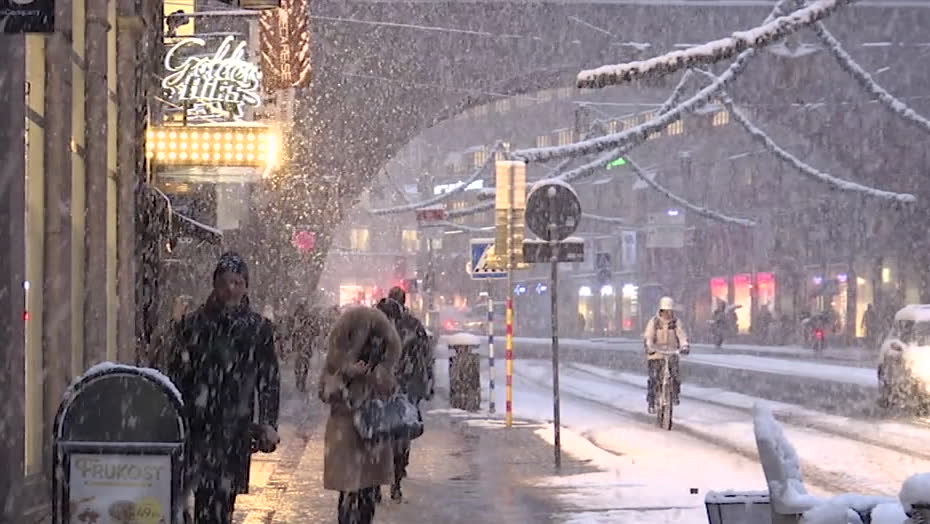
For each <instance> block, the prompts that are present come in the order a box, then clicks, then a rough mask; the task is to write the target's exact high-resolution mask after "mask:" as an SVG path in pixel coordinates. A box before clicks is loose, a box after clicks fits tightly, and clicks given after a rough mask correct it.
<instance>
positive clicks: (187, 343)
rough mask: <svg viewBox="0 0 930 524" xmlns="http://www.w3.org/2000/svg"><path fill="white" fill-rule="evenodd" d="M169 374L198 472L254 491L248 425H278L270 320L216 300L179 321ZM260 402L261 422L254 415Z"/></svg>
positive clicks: (237, 490)
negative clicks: (178, 396)
mask: <svg viewBox="0 0 930 524" xmlns="http://www.w3.org/2000/svg"><path fill="white" fill-rule="evenodd" d="M175 340H176V344H177V345H178V347H177V350H176V351H175V352H174V353H173V355H172V356H173V357H174V358H173V359H172V361H171V363H170V364H169V367H168V373H169V376H170V377H171V379H172V380H173V381H174V383H175V384H176V385H177V386H178V389H180V391H181V394H182V396H183V397H184V407H185V414H186V416H187V419H188V422H189V425H190V439H189V457H190V460H191V464H190V466H189V467H190V468H192V473H193V474H195V475H200V476H204V477H214V478H215V477H217V476H220V477H226V476H231V477H232V482H233V485H232V489H233V492H235V493H246V492H248V486H249V466H250V464H251V437H250V434H249V428H250V424H251V423H253V422H257V423H258V424H267V425H270V426H272V427H274V428H275V429H277V427H278V408H279V402H280V399H279V389H280V380H279V376H278V359H277V355H276V354H275V349H274V334H273V328H272V325H271V321H269V320H268V319H266V318H264V317H262V316H261V315H259V314H258V313H255V312H253V311H252V310H251V309H250V308H249V306H248V301H247V300H245V301H243V305H242V306H241V307H239V308H236V309H234V310H231V311H230V310H226V309H224V308H223V307H222V305H220V304H218V303H217V302H216V301H214V300H213V299H212V297H211V298H210V299H208V300H207V302H206V304H204V305H203V306H201V307H200V308H199V309H197V310H196V311H194V312H192V313H190V314H188V315H186V316H185V317H184V318H183V319H182V320H181V322H179V323H178V326H177V329H176V333H175ZM256 396H257V397H258V418H257V420H256V418H255V413H254V408H255V406H254V404H255V398H256Z"/></svg>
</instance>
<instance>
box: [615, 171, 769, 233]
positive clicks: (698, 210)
mask: <svg viewBox="0 0 930 524" xmlns="http://www.w3.org/2000/svg"><path fill="white" fill-rule="evenodd" d="M626 160H627V163H628V164H629V165H630V167H631V168H633V172H634V173H636V176H637V177H639V179H640V180H642V181H643V182H645V183H646V185H647V186H649V187H650V188H652V189H653V190H654V191H656V192H658V193H660V194H662V195H663V196H664V197H666V198H668V199H669V200H671V201H672V202H675V203H676V204H678V205H681V206H684V207H685V208H687V209H689V210H691V211H693V212H694V213H695V214H698V215H700V216H702V217H704V218H709V219H711V220H716V221H718V222H724V223H726V224H734V225H737V226H742V227H755V226H756V223H755V222H754V221H752V220H749V219H748V218H738V217H731V216H729V215H725V214H723V213H721V212H719V211H714V210H713V209H709V208H706V207H704V206H699V205H697V204H692V203H691V202H689V201H687V200H685V199H684V198H682V197H680V196H678V195H676V194H674V193H672V192H671V191H670V190H669V189H668V188H667V187H665V186H663V185H661V184H659V183H658V182H656V181H655V180H653V179H652V178H651V177H650V176H649V175H647V174H646V173H645V172H644V171H643V170H642V169H641V168H640V167H639V164H637V163H636V162H634V161H633V159H632V158H629V157H628V158H627V159H626Z"/></svg>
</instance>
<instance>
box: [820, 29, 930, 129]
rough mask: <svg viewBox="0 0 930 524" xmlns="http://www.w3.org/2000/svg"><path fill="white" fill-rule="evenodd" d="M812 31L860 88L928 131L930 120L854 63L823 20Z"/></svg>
mask: <svg viewBox="0 0 930 524" xmlns="http://www.w3.org/2000/svg"><path fill="white" fill-rule="evenodd" d="M814 32H815V33H817V36H818V37H820V40H821V41H823V43H824V45H826V46H827V49H829V50H830V53H831V54H832V55H833V57H834V58H836V61H837V62H839V64H840V67H841V68H843V70H844V71H846V72H847V73H849V75H850V76H852V77H853V78H854V79H855V80H856V82H858V83H859V86H860V87H862V89H864V90H865V91H866V92H867V93H869V94H870V95H872V96H874V97H875V98H877V99H878V100H879V102H881V103H882V104H883V105H884V106H885V107H887V108H888V109H890V110H891V111H892V112H894V113H895V114H897V115H898V116H900V117H901V118H903V119H905V120H908V121H910V122H912V123H914V124H916V125H917V126H918V127H920V128H921V129H922V130H923V131H924V132H926V133H930V120H928V119H927V118H925V117H923V116H921V115H920V114H918V113H917V112H916V111H914V110H913V109H911V108H910V107H908V105H907V104H905V103H904V102H902V101H900V100H898V99H897V98H895V96H894V95H892V94H891V93H889V92H888V90H886V89H885V88H883V87H882V86H880V85H878V83H877V82H875V80H873V79H872V75H870V74H869V73H868V72H867V71H866V70H865V69H863V68H862V66H860V65H859V64H858V63H856V61H855V60H853V57H852V56H850V55H849V53H847V52H846V50H845V49H843V46H842V44H840V41H839V40H837V39H836V37H834V36H833V35H832V34H831V33H830V31H828V30H827V27H826V26H825V25H824V24H823V22H818V23H816V24H814Z"/></svg>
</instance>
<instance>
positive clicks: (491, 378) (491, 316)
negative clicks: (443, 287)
mask: <svg viewBox="0 0 930 524" xmlns="http://www.w3.org/2000/svg"><path fill="white" fill-rule="evenodd" d="M494 375H496V373H495V369H494V297H493V296H491V283H490V282H488V413H489V414H491V415H493V414H494V412H495V411H497V410H496V408H495V405H494Z"/></svg>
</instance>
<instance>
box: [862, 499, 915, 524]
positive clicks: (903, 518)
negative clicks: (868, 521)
mask: <svg viewBox="0 0 930 524" xmlns="http://www.w3.org/2000/svg"><path fill="white" fill-rule="evenodd" d="M871 517H872V524H906V523H907V514H906V513H904V510H903V509H901V505H900V504H892V503H885V504H879V505H878V506H875V509H873V510H872V514H871Z"/></svg>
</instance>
